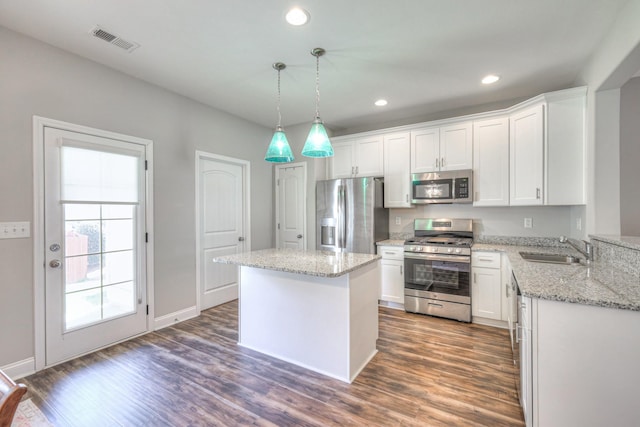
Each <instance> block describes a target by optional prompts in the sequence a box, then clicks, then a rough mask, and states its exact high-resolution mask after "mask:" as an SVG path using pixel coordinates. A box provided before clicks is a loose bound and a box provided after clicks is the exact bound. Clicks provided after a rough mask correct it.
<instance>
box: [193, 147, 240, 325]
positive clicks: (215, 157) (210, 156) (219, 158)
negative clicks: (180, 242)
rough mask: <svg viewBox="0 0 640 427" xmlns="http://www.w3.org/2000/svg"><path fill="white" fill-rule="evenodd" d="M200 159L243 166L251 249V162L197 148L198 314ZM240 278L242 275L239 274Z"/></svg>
mask: <svg viewBox="0 0 640 427" xmlns="http://www.w3.org/2000/svg"><path fill="white" fill-rule="evenodd" d="M200 160H212V161H214V162H223V163H231V164H233V165H237V166H240V167H241V168H242V192H243V194H244V200H243V204H244V208H243V211H244V213H243V218H242V229H243V230H244V235H245V236H246V237H245V248H246V250H247V251H250V250H251V181H250V179H251V162H250V161H248V160H243V159H236V158H234V157H227V156H223V155H220V154H214V153H209V152H206V151H201V150H196V155H195V171H196V173H195V182H196V192H195V211H196V212H195V218H196V223H195V232H196V234H195V243H196V311H197V313H198V314H200V313H201V312H202V310H201V309H202V301H201V298H200V290H201V287H202V284H201V283H200V268H201V265H200V264H201V263H200V250H201V247H200V246H201V245H200V233H201V231H202V230H201V229H200V172H201V170H200ZM238 280H240V276H239V275H238Z"/></svg>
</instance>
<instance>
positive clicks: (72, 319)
mask: <svg viewBox="0 0 640 427" xmlns="http://www.w3.org/2000/svg"><path fill="white" fill-rule="evenodd" d="M65 313H66V316H65V327H66V330H69V329H75V328H78V327H81V326H85V325H88V324H90V323H95V322H98V321H100V320H102V295H101V290H100V288H98V289H89V290H86V291H81V292H71V293H68V294H66V295H65Z"/></svg>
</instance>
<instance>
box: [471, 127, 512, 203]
mask: <svg viewBox="0 0 640 427" xmlns="http://www.w3.org/2000/svg"><path fill="white" fill-rule="evenodd" d="M473 188H474V197H473V205H474V206H508V205H509V118H508V117H499V118H495V119H487V120H479V121H475V122H473Z"/></svg>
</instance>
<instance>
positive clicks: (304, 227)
mask: <svg viewBox="0 0 640 427" xmlns="http://www.w3.org/2000/svg"><path fill="white" fill-rule="evenodd" d="M300 166H302V172H303V174H304V176H303V177H302V179H303V184H302V188H303V194H302V200H304V202H303V203H302V209H303V210H304V212H303V215H302V234H303V236H304V248H303V249H307V248H308V247H309V239H308V237H309V236H307V162H298V163H284V164H278V165H276V168H275V169H276V176H275V179H276V180H275V182H274V184H275V187H276V191H275V193H276V200H275V203H276V217H275V221H274V225H273V227H274V230H275V231H276V248H278V247H280V245H279V242H280V229H279V228H278V222H279V220H280V185H279V184H278V180H279V179H280V170H282V169H287V168H297V167H300Z"/></svg>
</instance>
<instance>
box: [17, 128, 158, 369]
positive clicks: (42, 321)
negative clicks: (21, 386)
mask: <svg viewBox="0 0 640 427" xmlns="http://www.w3.org/2000/svg"><path fill="white" fill-rule="evenodd" d="M45 127H50V128H55V129H61V130H66V131H70V132H77V133H83V134H87V135H93V136H98V137H103V138H109V139H115V140H119V141H123V142H129V143H135V144H140V145H144V146H145V152H146V157H145V160H146V161H147V165H148V167H147V171H146V176H147V179H146V191H147V194H146V197H147V199H146V203H147V206H146V214H145V224H146V232H147V233H149V243H148V244H147V246H146V248H145V253H146V257H147V259H146V272H145V273H146V281H147V283H146V285H147V286H146V288H147V298H146V299H147V304H148V305H149V315H148V316H147V332H149V331H151V330H152V329H151V328H152V327H153V324H152V322H151V320H150V319H153V314H154V281H153V277H154V276H153V266H154V263H153V259H154V251H153V141H151V140H149V139H144V138H139V137H135V136H129V135H124V134H120V133H116V132H110V131H106V130H102V129H96V128H91V127H88V126H82V125H77V124H73V123H67V122H63V121H60V120H55V119H48V118H46V117H40V116H33V197H34V199H33V210H34V213H33V278H34V282H33V287H34V350H35V352H34V353H35V354H34V358H33V359H34V362H33V371H34V372H36V371H40V370H42V369H44V368H45V367H46V364H45V362H46V346H45V340H46V318H45V305H46V304H45V292H44V287H45V275H44V268H43V265H44V262H45V259H44V251H43V248H44V245H45V235H44V231H45V230H44V219H45V216H44V175H43V171H44V151H43V150H44V130H45ZM26 360H28V359H26ZM18 363H21V362H18Z"/></svg>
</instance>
